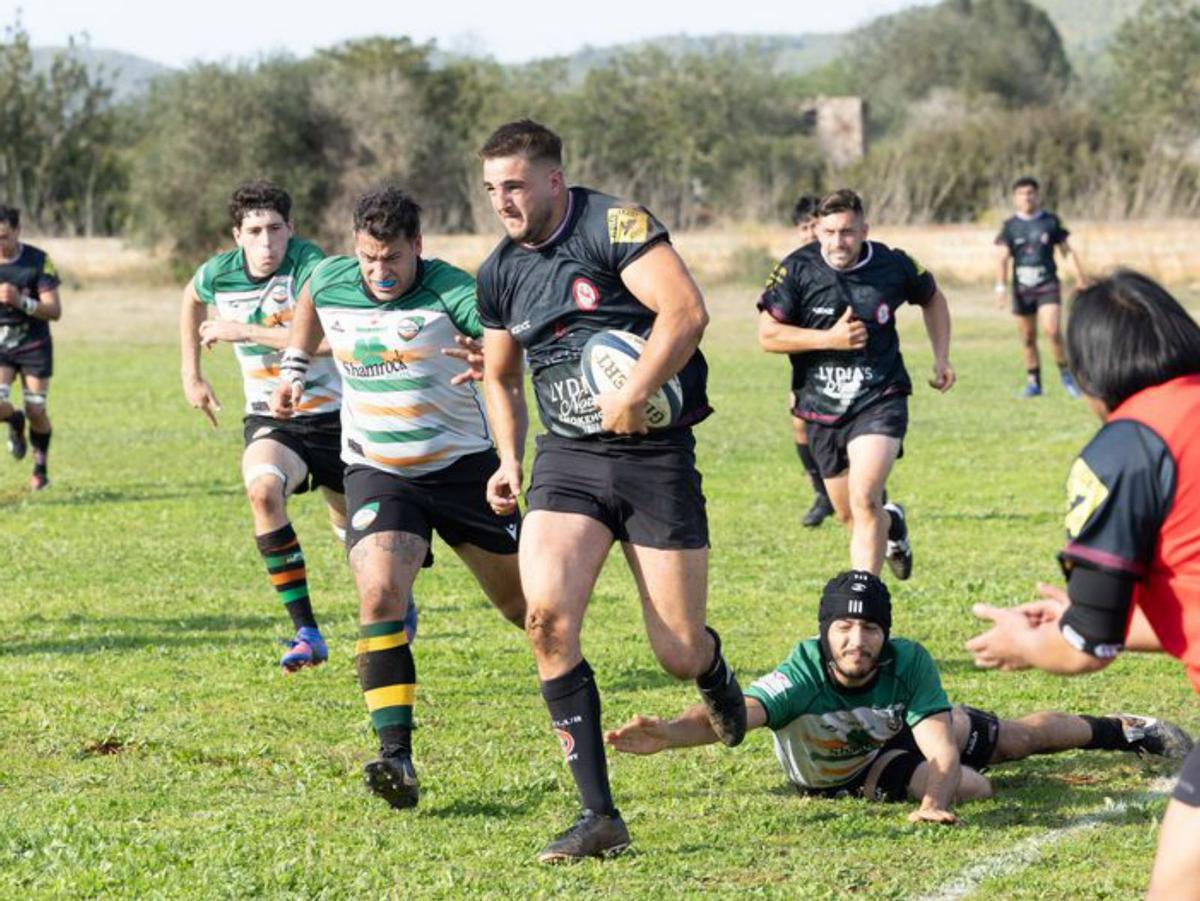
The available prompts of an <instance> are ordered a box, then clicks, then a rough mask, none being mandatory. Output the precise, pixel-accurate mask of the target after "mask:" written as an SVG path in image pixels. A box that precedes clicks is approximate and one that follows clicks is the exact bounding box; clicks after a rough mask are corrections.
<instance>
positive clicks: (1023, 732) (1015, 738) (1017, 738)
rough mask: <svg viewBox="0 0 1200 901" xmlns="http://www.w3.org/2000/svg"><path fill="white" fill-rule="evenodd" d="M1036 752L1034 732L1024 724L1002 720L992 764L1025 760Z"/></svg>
mask: <svg viewBox="0 0 1200 901" xmlns="http://www.w3.org/2000/svg"><path fill="white" fill-rule="evenodd" d="M1035 750H1036V747H1035V743H1034V737H1033V731H1032V730H1031V729H1029V728H1028V727H1027V726H1025V725H1024V724H1022V723H1018V722H1014V721H1012V720H1001V721H1000V731H999V732H998V733H997V735H996V750H995V751H994V752H993V753H992V762H994V763H1000V762H1002V761H1005V760H1024V759H1025V758H1026V757H1029V756H1031V755H1032V754H1033V753H1034V751H1035Z"/></svg>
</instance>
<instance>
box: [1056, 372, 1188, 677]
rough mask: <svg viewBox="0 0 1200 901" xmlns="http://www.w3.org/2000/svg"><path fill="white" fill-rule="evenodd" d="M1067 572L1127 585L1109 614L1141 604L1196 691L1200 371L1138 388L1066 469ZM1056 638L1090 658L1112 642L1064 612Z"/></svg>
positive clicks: (1125, 613) (1107, 652) (1076, 614)
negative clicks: (1084, 570)
mask: <svg viewBox="0 0 1200 901" xmlns="http://www.w3.org/2000/svg"><path fill="white" fill-rule="evenodd" d="M1067 496H1068V510H1067V536H1068V541H1067V545H1066V547H1065V548H1064V549H1063V552H1062V559H1063V561H1064V564H1065V566H1067V567H1068V568H1071V567H1075V566H1082V567H1088V568H1091V569H1095V570H1099V571H1101V572H1105V573H1110V574H1112V575H1114V576H1119V577H1123V578H1126V579H1129V580H1132V582H1133V591H1132V593H1130V594H1128V595H1127V597H1128V600H1122V601H1111V602H1110V603H1113V604H1118V605H1121V606H1122V609H1120V610H1114V611H1110V612H1111V613H1114V614H1116V615H1117V616H1119V617H1120V620H1121V621H1123V622H1126V623H1127V622H1128V620H1129V616H1130V615H1131V613H1132V605H1133V604H1136V605H1137V606H1139V607H1141V609H1142V611H1143V612H1144V613H1145V615H1146V619H1147V620H1148V621H1149V622H1150V625H1151V626H1152V627H1153V629H1154V633H1155V635H1156V636H1157V637H1158V640H1159V642H1160V643H1161V644H1162V647H1163V650H1165V651H1166V652H1167V653H1169V654H1172V655H1174V656H1175V657H1178V658H1179V659H1180V660H1182V661H1183V662H1184V663H1185V664H1186V665H1187V669H1188V675H1189V677H1190V678H1191V680H1192V684H1193V686H1194V687H1195V688H1196V690H1197V691H1200V375H1190V376H1184V377H1182V378H1178V379H1173V380H1171V381H1169V382H1165V383H1164V384H1161V385H1155V386H1153V387H1151V388H1147V389H1145V390H1143V391H1139V392H1138V393H1137V394H1135V395H1134V396H1133V397H1131V398H1129V399H1128V400H1126V401H1125V402H1124V403H1123V404H1121V405H1120V406H1119V407H1118V408H1117V409H1116V410H1114V411H1113V412H1112V413H1111V414H1110V416H1109V417H1108V421H1107V423H1106V424H1105V425H1104V427H1103V428H1102V429H1101V430H1100V431H1099V432H1098V433H1097V434H1096V436H1095V437H1094V438H1093V439H1092V440H1091V442H1089V444H1088V445H1087V447H1086V448H1084V450H1083V453H1082V454H1080V455H1079V458H1078V459H1077V460H1076V461H1075V463H1074V465H1073V466H1072V468H1071V474H1070V477H1069V480H1068V489H1067ZM1060 625H1061V628H1062V631H1063V635H1064V636H1065V637H1066V638H1067V640H1068V641H1070V642H1071V643H1072V644H1073V645H1074V646H1075V647H1077V648H1080V649H1081V650H1087V651H1089V652H1091V653H1093V654H1096V655H1097V656H1111V655H1112V654H1114V653H1116V651H1118V650H1120V643H1119V642H1120V638H1121V637H1123V636H1121V637H1117V639H1116V642H1115V643H1114V642H1113V637H1112V636H1099V635H1093V634H1090V632H1091V631H1094V630H1093V629H1089V620H1088V619H1087V618H1086V617H1085V615H1084V612H1083V611H1076V610H1075V609H1074V602H1073V603H1072V608H1070V609H1068V611H1067V613H1066V614H1065V615H1064V617H1063V619H1062V622H1061V624H1060Z"/></svg>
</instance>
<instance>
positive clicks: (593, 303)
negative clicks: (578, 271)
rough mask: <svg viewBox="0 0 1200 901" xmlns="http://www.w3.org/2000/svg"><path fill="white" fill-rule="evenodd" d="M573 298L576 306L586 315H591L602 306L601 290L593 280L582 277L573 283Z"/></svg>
mask: <svg viewBox="0 0 1200 901" xmlns="http://www.w3.org/2000/svg"><path fill="white" fill-rule="evenodd" d="M571 296H572V297H573V298H575V305H576V306H577V307H579V309H581V310H583V311H584V312H585V313H590V312H592V311H593V310H594V309H596V307H598V306H600V289H599V288H597V287H596V285H595V283H594V282H592V281H591V279H586V278H583V277H582V276H580V277H579V278H577V279H575V281H573V282H571Z"/></svg>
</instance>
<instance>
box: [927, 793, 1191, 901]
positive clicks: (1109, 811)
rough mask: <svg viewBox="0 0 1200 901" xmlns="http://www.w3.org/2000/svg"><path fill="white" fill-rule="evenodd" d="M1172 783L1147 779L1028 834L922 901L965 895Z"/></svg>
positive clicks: (945, 900)
mask: <svg viewBox="0 0 1200 901" xmlns="http://www.w3.org/2000/svg"><path fill="white" fill-rule="evenodd" d="M1174 785H1175V779H1174V777H1168V776H1164V777H1162V778H1160V779H1155V780H1154V782H1152V783H1150V787H1149V788H1148V789H1147V790H1146V791H1144V792H1142V794H1140V795H1137V796H1135V797H1133V798H1131V799H1129V800H1128V801H1119V802H1117V803H1116V804H1113V805H1112V806H1111V807H1105V808H1104V809H1103V810H1098V811H1096V812H1095V813H1091V814H1087V815H1086V816H1082V817H1079V818H1078V819H1076V820H1075V821H1074V822H1072V823H1071V824H1070V825H1067V826H1060V827H1058V828H1057V829H1051V830H1050V831H1049V832H1043V833H1042V834H1041V835H1034V836H1031V837H1030V838H1027V839H1025V841H1023V842H1021V843H1020V844H1018V845H1014V846H1013V847H1012V848H1010V849H1009V850H1007V851H1003V852H1001V853H1000V854H995V855H992V856H991V857H989V858H988V859H987V860H985V861H982V862H980V863H977V864H975V865H974V866H971V867H967V869H965V870H963V871H962V872H961V873H959V874H958V875H957V876H955V877H954V878H953V879H952V880H950V882H947V883H946V884H945V885H943V886H942V887H941V888H940V889H937V890H936V891H934V892H932V893H931V894H928V895H925V896H924V898H923V901H958V899H960V898H965V897H967V896H968V895H970V894H971V893H972V892H974V891H975V889H977V888H979V886H980V884H981V883H983V882H984V881H985V880H987V879H992V878H994V877H996V876H1008V875H1010V874H1012V873H1015V872H1016V871H1017V870H1023V869H1025V867H1027V866H1029V865H1030V864H1032V863H1034V862H1035V861H1036V860H1037V859H1038V858H1039V857H1041V856H1042V852H1043V851H1045V850H1046V849H1047V848H1049V847H1050V846H1052V845H1056V844H1058V843H1059V842H1061V841H1065V840H1066V839H1069V838H1072V837H1074V836H1076V835H1078V834H1079V833H1081V832H1087V831H1089V830H1091V829H1095V828H1096V827H1097V826H1100V825H1103V824H1104V823H1105V821H1107V820H1112V819H1115V818H1117V817H1119V816H1120V815H1121V814H1123V813H1124V812H1125V811H1126V810H1128V809H1129V805H1130V804H1138V803H1143V802H1145V801H1153V800H1156V799H1158V798H1161V797H1164V796H1165V795H1167V794H1169V793H1170V791H1171V789H1172V787H1174Z"/></svg>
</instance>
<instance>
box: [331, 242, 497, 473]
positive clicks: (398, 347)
mask: <svg viewBox="0 0 1200 901" xmlns="http://www.w3.org/2000/svg"><path fill="white" fill-rule="evenodd" d="M309 293H310V294H311V295H312V298H313V303H314V304H315V305H316V309H317V315H318V316H319V317H320V319H321V326H322V328H323V329H324V330H325V337H326V339H327V340H328V341H329V345H330V348H331V349H332V350H333V358H334V360H335V361H336V363H337V367H338V371H339V372H340V374H341V377H342V385H343V390H344V392H345V399H344V403H343V405H342V460H344V461H345V462H346V463H347V464H348V465H352V464H361V465H366V466H373V467H375V468H376V469H381V470H383V471H385V472H391V473H394V474H396V475H400V476H417V475H422V474H424V473H429V472H436V471H437V470H439V469H444V468H445V467H447V466H449V465H450V464H451V463H453V462H454V461H456V460H458V459H459V458H461V457H464V456H466V455H468V454H475V453H479V452H480V451H484V450H487V449H488V448H490V447H491V446H492V440H491V436H490V435H489V434H488V428H487V420H486V418H485V417H484V412H483V401H482V399H481V398H480V396H479V393H478V391H476V389H475V385H474V383H472V382H468V383H466V384H464V385H451V384H450V380H451V379H452V378H453V377H454V376H455V375H458V374H459V373H460V372H462V370H463V366H462V363H461V362H460V361H458V360H455V359H454V358H452V357H447V356H445V355H444V354H442V353H441V349H442V348H444V347H453V346H454V338H455V336H456V335H468V336H470V337H473V338H478V337H479V336H481V335H482V334H483V328H482V326H481V325H480V323H479V313H478V311H477V310H476V306H475V279H473V278H472V277H471V276H470V275H469V274H468V273H466V272H463V271H462V270H461V269H456V268H455V267H453V266H451V265H450V264H449V263H445V262H442V261H441V260H435V259H429V260H420V261H419V262H418V268H417V279H416V282H415V283H414V284H413V287H412V288H410V289H409V290H408V292H407V293H405V294H404V295H403V296H401V297H398V298H396V299H395V300H392V301H388V302H387V303H381V302H379V301H377V300H375V299H374V298H373V297H371V296H370V295H369V294H368V293H367V289H366V287H365V286H364V284H363V279H362V274H361V272H360V270H359V266H358V260H357V259H355V258H354V257H328V258H327V259H325V260H324V261H323V262H322V263H321V264H320V265H319V266H317V268H316V269H315V270H314V271H313V275H312V280H311V281H310V282H309Z"/></svg>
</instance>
